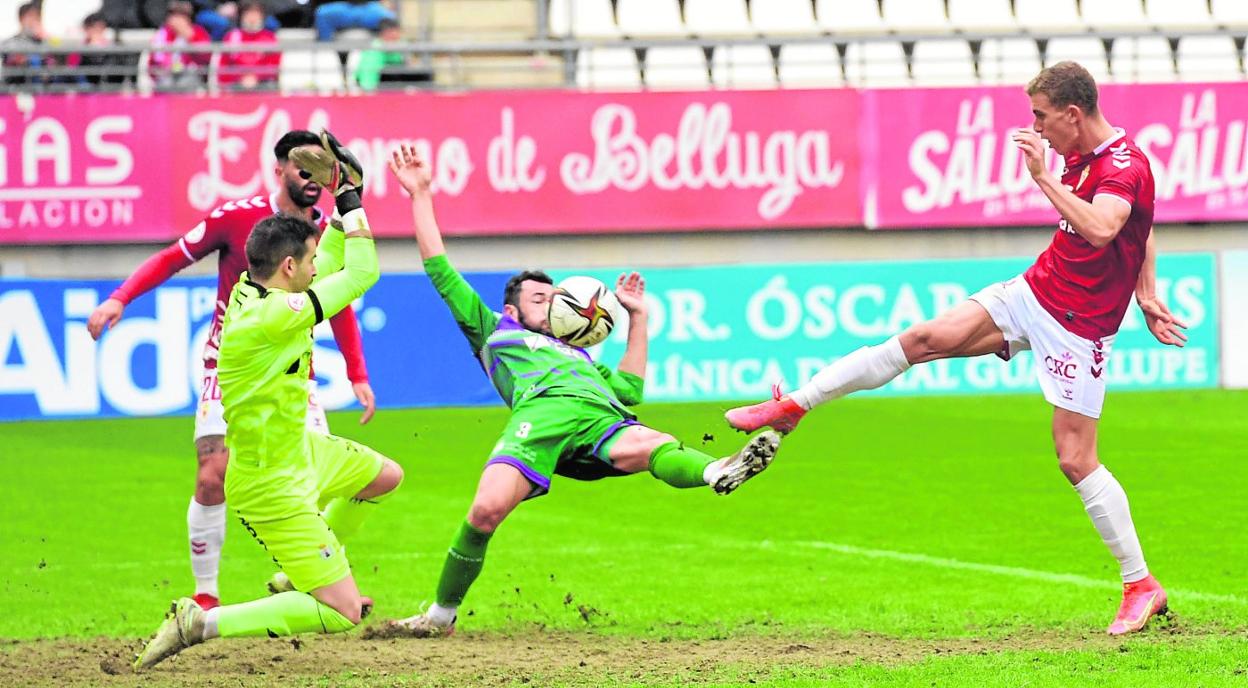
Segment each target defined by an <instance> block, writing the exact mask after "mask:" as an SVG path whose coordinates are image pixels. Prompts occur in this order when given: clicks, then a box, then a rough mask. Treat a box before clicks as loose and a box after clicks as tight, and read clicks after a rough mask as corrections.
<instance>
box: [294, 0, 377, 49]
mask: <svg viewBox="0 0 1248 688" xmlns="http://www.w3.org/2000/svg"><path fill="white" fill-rule="evenodd" d="M387 5H388V3H385V2H380V1H379V0H340V1H339V2H330V3H326V4H324V5H321V6H320V7H318V8H316V19H315V23H316V40H318V41H332V40H334V34H336V33H338V32H339V31H342V30H343V29H368V30H369V31H376V30H377V27H378V25H379V24H380V23H381V20H383V19H390V20H395V19H398V17H397V16H396V15H395V14H394V11H393V10H391V9H390V8H389V7H388V6H387Z"/></svg>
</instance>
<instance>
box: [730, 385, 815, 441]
mask: <svg viewBox="0 0 1248 688" xmlns="http://www.w3.org/2000/svg"><path fill="white" fill-rule="evenodd" d="M771 397H772V398H771V399H768V400H767V401H764V402H763V403H761V404H754V405H753V406H739V407H737V408H734V409H731V410H729V411H728V412H727V413H725V414H724V418H725V419H726V420H727V421H728V424H729V425H731V426H732V427H734V428H736V429H737V430H740V431H742V432H754V431H755V430H758V429H760V428H763V427H768V426H770V427H771V429H772V430H775V431H776V432H778V433H781V434H784V435H787V434H789V433H790V432H793V430H794V428H796V427H797V423H798V421H800V420H801V419H802V416H804V415H806V409H804V408H802V407H801V405H799V404H798V403H797V402H796V401H793V400H792V399H790V398H789V396H788V395H787V394H781V393H780V385H774V386H773V387H772V388H771Z"/></svg>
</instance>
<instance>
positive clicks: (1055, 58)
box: [1044, 36, 1109, 81]
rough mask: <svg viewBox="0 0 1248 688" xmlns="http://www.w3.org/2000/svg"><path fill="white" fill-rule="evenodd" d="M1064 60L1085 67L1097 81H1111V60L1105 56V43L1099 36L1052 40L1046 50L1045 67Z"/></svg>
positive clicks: (1063, 37)
mask: <svg viewBox="0 0 1248 688" xmlns="http://www.w3.org/2000/svg"><path fill="white" fill-rule="evenodd" d="M1064 60H1071V61H1074V62H1078V63H1079V64H1081V65H1083V66H1084V67H1086V68H1087V70H1088V71H1089V72H1091V73H1092V76H1093V77H1094V78H1095V79H1096V80H1097V81H1108V80H1109V60H1108V58H1107V57H1106V55H1105V41H1103V40H1101V38H1099V37H1098V36H1057V37H1054V38H1050V39H1049V40H1048V43H1047V44H1046V45H1045V48H1044V65H1045V66H1046V67H1047V66H1049V65H1053V64H1057V63H1058V62H1062V61H1064Z"/></svg>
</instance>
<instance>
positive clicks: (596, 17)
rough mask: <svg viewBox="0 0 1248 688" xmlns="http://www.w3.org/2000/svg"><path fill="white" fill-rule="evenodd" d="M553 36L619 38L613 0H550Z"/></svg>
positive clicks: (548, 16)
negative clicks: (612, 6)
mask: <svg viewBox="0 0 1248 688" xmlns="http://www.w3.org/2000/svg"><path fill="white" fill-rule="evenodd" d="M547 22H548V24H549V26H550V34H551V35H552V36H575V37H577V38H618V37H619V35H620V28H619V27H618V26H616V24H615V12H614V11H612V9H611V0H550V9H549V11H548V15H547Z"/></svg>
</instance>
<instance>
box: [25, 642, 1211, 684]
mask: <svg viewBox="0 0 1248 688" xmlns="http://www.w3.org/2000/svg"><path fill="white" fill-rule="evenodd" d="M1149 637H1150V638H1151V639H1152V640H1153V641H1155V642H1159V643H1183V642H1190V641H1192V640H1194V639H1196V636H1187V635H1186V634H1182V633H1176V632H1175V631H1174V630H1173V629H1166V630H1165V631H1163V632H1161V633H1156V634H1150V636H1149ZM1075 645H1078V646H1079V647H1080V648H1081V649H1088V650H1103V651H1115V650H1116V648H1118V647H1119V646H1121V645H1122V643H1121V641H1119V640H1114V639H1111V638H1108V637H1106V636H1103V635H1100V634H1091V633H1089V634H1076V633H1066V634H1062V633H1057V632H1036V633H1028V634H1023V635H1016V636H1011V637H1005V638H992V639H987V638H956V639H944V640H917V639H900V638H892V637H889V636H884V635H878V634H872V633H860V634H854V635H836V636H832V635H829V636H807V635H803V636H785V635H775V636H732V637H728V638H723V639H717V640H675V639H673V640H667V639H641V638H633V637H621V636H610V635H601V634H595V633H588V632H587V633H566V632H539V631H532V632H524V633H517V634H497V633H461V634H459V635H456V636H454V637H452V638H445V639H437V640H412V639H391V640H371V641H365V640H362V639H360V638H359V637H356V636H355V635H350V636H303V637H302V638H301V640H300V642H299V643H292V642H291V641H290V640H289V639H240V640H225V641H214V642H211V643H208V644H206V645H202V646H199V647H194V648H191V649H190V650H187V651H186V652H184V653H183V654H182V655H180V656H178V657H175V658H173V659H171V660H167V661H166V662H164V663H163V664H161V665H160V666H158V667H156V668H155V669H152V670H150V671H148V672H145V673H143V674H135V673H134V672H133V671H132V670H131V668H130V661H131V659H132V658H133V656H134V653H135V652H136V651H137V650H138V648H139V646H140V641H139V640H137V639H135V640H128V641H127V640H116V639H93V640H38V641H30V642H16V643H14V642H9V643H6V644H3V645H0V685H5V686H15V685H57V686H63V685H78V686H88V685H90V686H139V685H143V686H153V685H155V686H160V685H177V686H227V685H228V686H270V685H281V686H287V685H308V684H317V685H395V684H405V685H431V686H505V685H523V684H530V685H549V684H560V685H604V684H611V683H616V682H620V683H630V684H631V683H662V682H676V681H678V682H680V683H686V684H696V683H705V682H714V681H723V680H725V677H726V675H728V674H726V673H725V672H731V675H738V676H739V675H740V672H755V671H757V672H762V673H764V674H765V673H767V672H768V671H770V670H772V669H775V668H779V667H809V668H819V667H828V666H837V665H846V664H854V663H859V662H865V663H871V664H883V665H895V664H903V663H911V662H918V661H921V660H923V659H925V658H927V657H932V656H942V655H950V654H990V653H996V652H1003V651H1008V650H1055V651H1062V650H1069V649H1070V648H1071V647H1072V646H1075Z"/></svg>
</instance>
